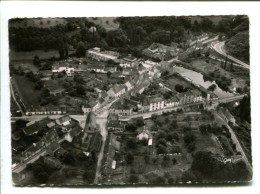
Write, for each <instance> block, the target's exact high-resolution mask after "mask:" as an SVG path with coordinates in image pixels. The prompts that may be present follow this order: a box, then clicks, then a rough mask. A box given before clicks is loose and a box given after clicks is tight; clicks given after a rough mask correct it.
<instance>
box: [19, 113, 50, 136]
mask: <svg viewBox="0 0 260 194" xmlns="http://www.w3.org/2000/svg"><path fill="white" fill-rule="evenodd" d="M51 123H53V121H52V120H51V119H50V118H49V117H46V118H44V119H42V120H40V121H36V122H34V123H29V125H27V126H26V127H24V128H22V131H23V133H24V134H25V135H28V136H30V135H34V134H37V133H40V132H42V131H44V130H47V129H49V127H48V125H50V124H51Z"/></svg>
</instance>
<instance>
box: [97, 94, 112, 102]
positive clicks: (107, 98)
mask: <svg viewBox="0 0 260 194" xmlns="http://www.w3.org/2000/svg"><path fill="white" fill-rule="evenodd" d="M98 97H99V98H102V99H103V100H104V101H105V102H107V101H108V100H109V96H108V94H107V93H106V92H104V91H103V92H100V93H99V96H98Z"/></svg>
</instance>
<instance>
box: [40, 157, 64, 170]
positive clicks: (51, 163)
mask: <svg viewBox="0 0 260 194" xmlns="http://www.w3.org/2000/svg"><path fill="white" fill-rule="evenodd" d="M44 163H45V164H46V165H47V166H48V167H50V168H54V169H61V168H62V164H61V162H60V161H59V160H58V159H56V158H55V157H52V156H46V157H44Z"/></svg>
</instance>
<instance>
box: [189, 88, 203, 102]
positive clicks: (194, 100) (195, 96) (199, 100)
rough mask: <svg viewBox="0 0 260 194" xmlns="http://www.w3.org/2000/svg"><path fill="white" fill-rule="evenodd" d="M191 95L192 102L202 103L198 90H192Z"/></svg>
mask: <svg viewBox="0 0 260 194" xmlns="http://www.w3.org/2000/svg"><path fill="white" fill-rule="evenodd" d="M191 92H192V93H193V96H194V98H193V102H201V101H202V93H201V91H199V90H198V89H195V90H192V91H191Z"/></svg>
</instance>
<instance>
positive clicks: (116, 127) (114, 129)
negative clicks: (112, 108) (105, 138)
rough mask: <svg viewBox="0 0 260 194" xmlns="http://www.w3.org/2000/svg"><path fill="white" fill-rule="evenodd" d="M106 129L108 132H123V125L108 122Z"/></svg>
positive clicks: (118, 122) (119, 122)
mask: <svg viewBox="0 0 260 194" xmlns="http://www.w3.org/2000/svg"><path fill="white" fill-rule="evenodd" d="M107 129H108V131H109V132H123V131H124V130H125V124H123V123H121V121H119V120H117V121H108V122H107Z"/></svg>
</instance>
